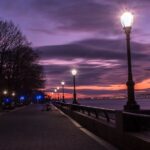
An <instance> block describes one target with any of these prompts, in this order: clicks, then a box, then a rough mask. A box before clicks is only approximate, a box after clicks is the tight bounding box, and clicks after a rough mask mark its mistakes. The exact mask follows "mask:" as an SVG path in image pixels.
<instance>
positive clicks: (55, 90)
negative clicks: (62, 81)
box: [54, 89, 57, 99]
mask: <svg viewBox="0 0 150 150" xmlns="http://www.w3.org/2000/svg"><path fill="white" fill-rule="evenodd" d="M54 93H55V99H57V98H56V97H57V96H56V94H57V89H54Z"/></svg>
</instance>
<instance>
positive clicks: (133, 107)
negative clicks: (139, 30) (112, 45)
mask: <svg viewBox="0 0 150 150" xmlns="http://www.w3.org/2000/svg"><path fill="white" fill-rule="evenodd" d="M121 24H122V26H123V29H124V31H125V34H126V42H127V61H128V81H127V83H126V85H127V90H128V101H127V104H126V105H125V106H124V110H125V111H138V110H139V109H140V107H139V105H138V104H137V103H136V101H135V95H134V81H133V77H132V62H131V49H130V33H131V28H132V24H133V15H132V13H130V12H125V13H123V15H122V16H121Z"/></svg>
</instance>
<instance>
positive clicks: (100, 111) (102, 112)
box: [53, 101, 116, 123]
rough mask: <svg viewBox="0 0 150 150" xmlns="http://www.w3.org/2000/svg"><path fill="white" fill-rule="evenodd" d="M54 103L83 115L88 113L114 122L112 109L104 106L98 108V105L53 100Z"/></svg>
mask: <svg viewBox="0 0 150 150" xmlns="http://www.w3.org/2000/svg"><path fill="white" fill-rule="evenodd" d="M53 104H54V105H56V106H58V107H60V106H61V107H63V108H65V109H69V110H72V111H76V112H79V113H82V114H84V115H88V116H90V117H94V118H96V119H103V120H106V121H107V122H113V123H114V122H115V120H116V118H115V112H116V110H114V109H106V108H99V107H90V106H84V105H76V104H67V103H62V102H58V101H57V102H56V101H55V102H53Z"/></svg>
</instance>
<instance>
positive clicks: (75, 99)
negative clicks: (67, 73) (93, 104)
mask: <svg viewBox="0 0 150 150" xmlns="http://www.w3.org/2000/svg"><path fill="white" fill-rule="evenodd" d="M71 74H72V76H73V87H74V90H73V91H74V92H73V104H78V102H77V98H76V75H77V70H76V69H72V70H71Z"/></svg>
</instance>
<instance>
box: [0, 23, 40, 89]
mask: <svg viewBox="0 0 150 150" xmlns="http://www.w3.org/2000/svg"><path fill="white" fill-rule="evenodd" d="M37 59H38V56H37V54H36V53H35V52H34V51H33V49H32V48H31V47H30V44H29V43H28V41H27V40H26V38H25V36H23V34H22V33H21V31H20V30H19V29H18V27H17V26H15V25H14V24H13V23H12V22H8V21H0V90H2V89H4V88H8V89H11V90H16V91H19V90H32V89H35V88H39V87H40V86H42V85H43V84H42V83H43V80H42V68H41V67H40V66H39V65H37V64H36V60H37Z"/></svg>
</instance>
